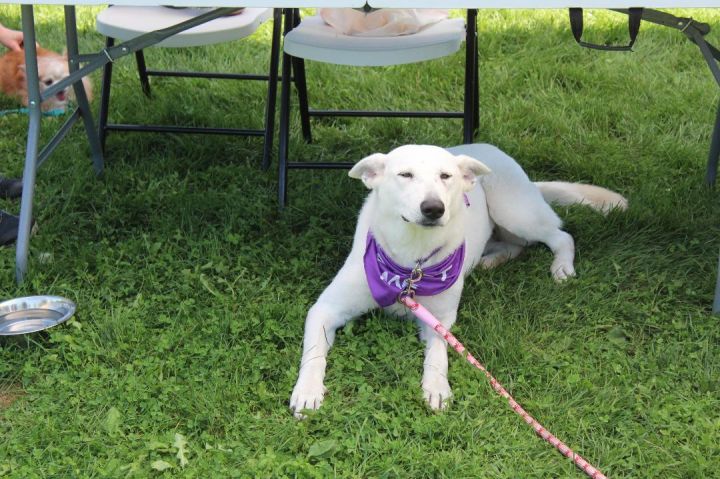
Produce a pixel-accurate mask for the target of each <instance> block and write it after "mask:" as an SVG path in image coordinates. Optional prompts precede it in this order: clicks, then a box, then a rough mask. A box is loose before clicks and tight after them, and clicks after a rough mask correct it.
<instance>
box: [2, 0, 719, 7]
mask: <svg viewBox="0 0 720 479" xmlns="http://www.w3.org/2000/svg"><path fill="white" fill-rule="evenodd" d="M2 3H9V4H20V3H25V4H36V5H107V4H108V3H112V4H113V5H133V6H140V5H173V6H178V7H237V6H243V7H297V8H300V7H353V8H361V7H362V6H364V5H365V0H115V1H112V2H108V0H3V2H2ZM367 3H368V4H370V6H372V7H374V8H381V7H382V8H491V9H504V8H534V9H540V8H568V7H582V8H629V7H647V8H704V7H720V0H541V1H540V0H368V2H367Z"/></svg>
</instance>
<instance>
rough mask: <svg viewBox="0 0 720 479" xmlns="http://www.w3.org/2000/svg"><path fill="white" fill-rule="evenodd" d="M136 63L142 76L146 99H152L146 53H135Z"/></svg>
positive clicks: (141, 83)
mask: <svg viewBox="0 0 720 479" xmlns="http://www.w3.org/2000/svg"><path fill="white" fill-rule="evenodd" d="M135 62H136V63H137V68H138V75H139V76H140V86H141V87H142V91H143V93H144V94H145V96H146V97H148V98H149V97H150V94H151V92H150V79H149V78H148V74H147V67H146V66H145V52H143V51H142V50H138V51H136V52H135Z"/></svg>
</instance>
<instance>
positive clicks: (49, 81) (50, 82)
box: [45, 80, 53, 86]
mask: <svg viewBox="0 0 720 479" xmlns="http://www.w3.org/2000/svg"><path fill="white" fill-rule="evenodd" d="M45 84H46V85H47V86H50V85H52V84H53V81H52V80H45Z"/></svg>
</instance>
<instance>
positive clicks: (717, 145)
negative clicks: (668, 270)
mask: <svg viewBox="0 0 720 479" xmlns="http://www.w3.org/2000/svg"><path fill="white" fill-rule="evenodd" d="M718 156H720V103H718V109H717V114H716V115H715V126H714V127H713V133H712V139H711V140H710V154H709V155H708V162H707V172H706V173H705V183H707V185H708V186H715V178H716V177H717V170H718ZM719 284H720V283H719Z"/></svg>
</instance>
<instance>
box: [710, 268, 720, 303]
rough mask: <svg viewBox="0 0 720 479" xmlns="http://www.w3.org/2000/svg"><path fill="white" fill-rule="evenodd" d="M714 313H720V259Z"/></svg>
mask: <svg viewBox="0 0 720 479" xmlns="http://www.w3.org/2000/svg"><path fill="white" fill-rule="evenodd" d="M712 311H713V314H720V260H718V273H717V283H716V284H715V300H714V301H713V309H712Z"/></svg>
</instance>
